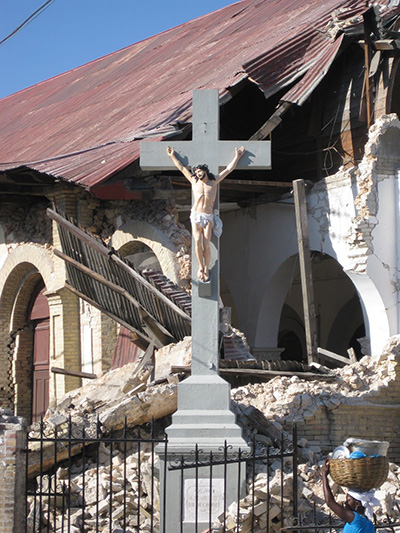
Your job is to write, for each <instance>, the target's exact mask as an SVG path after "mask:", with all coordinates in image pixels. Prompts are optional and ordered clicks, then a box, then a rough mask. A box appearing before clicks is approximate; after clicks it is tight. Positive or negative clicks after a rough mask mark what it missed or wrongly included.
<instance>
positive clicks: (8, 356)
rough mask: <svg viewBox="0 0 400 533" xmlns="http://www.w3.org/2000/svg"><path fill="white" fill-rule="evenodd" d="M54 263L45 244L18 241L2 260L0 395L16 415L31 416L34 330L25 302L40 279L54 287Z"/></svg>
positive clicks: (0, 278) (0, 285) (0, 291)
mask: <svg viewBox="0 0 400 533" xmlns="http://www.w3.org/2000/svg"><path fill="white" fill-rule="evenodd" d="M53 272H54V266H53V261H52V258H51V255H50V253H49V252H48V251H47V250H45V249H44V248H40V247H37V246H32V245H28V244H27V245H21V246H20V247H18V248H17V249H16V250H14V251H13V252H12V253H11V254H10V255H9V256H8V257H7V259H6V261H5V262H4V265H3V268H2V270H1V272H0V364H1V365H2V368H3V369H6V371H4V372H2V373H1V374H0V399H1V400H3V401H4V402H5V403H6V405H8V406H9V407H11V408H14V409H15V412H16V414H17V415H19V416H23V417H25V418H27V419H28V420H29V419H30V416H31V395H32V391H31V372H32V353H33V331H32V329H31V328H30V327H29V323H28V316H27V311H28V305H29V302H30V300H31V296H32V293H33V291H34V290H35V287H36V286H37V284H38V283H39V281H40V280H43V282H44V284H45V286H46V288H47V289H49V287H50V288H54V287H53V284H54V281H53V279H54V276H53Z"/></svg>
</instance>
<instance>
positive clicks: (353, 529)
mask: <svg viewBox="0 0 400 533" xmlns="http://www.w3.org/2000/svg"><path fill="white" fill-rule="evenodd" d="M343 533H375V527H374V524H373V523H372V522H371V520H369V519H368V518H367V517H366V516H362V515H360V514H358V513H354V520H353V521H352V522H351V523H348V522H346V524H345V526H344V528H343Z"/></svg>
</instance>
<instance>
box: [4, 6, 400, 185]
mask: <svg viewBox="0 0 400 533" xmlns="http://www.w3.org/2000/svg"><path fill="white" fill-rule="evenodd" d="M397 3H398V2H397V1H393V0H378V1H375V2H374V5H376V6H377V8H376V9H379V10H380V11H381V16H382V17H383V18H385V19H389V18H390V17H393V16H395V15H397V14H399V13H400V7H399V6H397V5H395V4H397ZM366 9H367V8H366V2H365V0H242V1H241V2H238V3H235V4H233V5H231V6H228V7H226V8H223V9H220V10H218V11H215V12H214V13H210V14H208V15H205V16H203V17H200V18H198V19H195V20H192V21H190V22H188V23H186V24H183V25H181V26H178V27H176V28H173V29H171V30H168V31H166V32H163V33H161V34H159V35H156V36H154V37H151V38H149V39H146V40H144V41H141V42H139V43H137V44H134V45H132V46H129V47H127V48H125V49H123V50H120V51H118V52H115V53H113V54H110V55H108V56H105V57H103V58H100V59H98V60H96V61H93V62H91V63H88V64H86V65H83V66H81V67H78V68H76V69H73V70H71V71H69V72H66V73H64V74H61V75H59V76H56V77H54V78H51V79H49V80H47V81H44V82H42V83H39V84H37V85H35V86H33V87H30V88H28V89H25V90H23V91H20V92H18V93H16V94H14V95H11V96H9V97H6V98H3V99H2V100H0V116H1V122H0V171H6V170H10V169H16V168H24V167H28V168H31V169H34V170H37V171H39V172H42V173H45V174H48V175H51V176H54V177H57V178H60V179H63V180H67V181H69V182H73V183H76V184H78V185H81V186H83V187H85V188H89V189H91V188H93V187H95V186H96V185H100V184H101V183H103V182H104V181H105V180H107V179H109V178H110V177H112V176H113V175H115V174H116V173H118V172H119V171H120V170H122V169H124V168H125V167H126V166H127V165H129V164H130V163H132V162H134V161H135V160H137V159H138V158H139V140H140V139H142V138H146V137H149V136H158V137H163V138H165V137H166V136H168V135H171V134H175V133H176V132H177V131H179V128H180V124H182V123H183V124H184V123H187V122H190V120H191V100H192V90H193V89H195V88H196V89H215V88H217V89H219V90H220V99H221V102H224V101H226V99H229V88H230V87H232V86H234V85H235V84H237V83H238V82H239V81H241V80H243V79H244V78H249V79H251V80H252V81H254V82H255V83H256V84H257V85H258V86H259V87H260V89H261V90H262V91H264V92H265V95H266V96H267V97H268V96H270V95H272V94H274V93H275V92H276V91H278V90H281V89H282V88H284V87H288V93H287V94H286V95H285V96H284V97H283V99H284V100H285V101H289V102H292V103H296V104H301V103H302V102H303V101H304V100H305V99H306V98H307V97H308V96H309V95H310V93H311V91H312V90H313V89H314V88H315V86H316V85H317V84H318V82H319V81H320V80H321V79H322V78H323V76H324V74H325V73H326V71H327V69H328V68H329V66H330V64H331V62H332V61H333V59H334V57H335V56H336V53H337V52H338V49H339V46H340V44H341V39H342V35H343V33H346V32H349V33H351V31H358V32H360V31H362V24H361V23H362V17H361V16H362V14H363V12H365V10H366ZM296 81H297V83H295V84H294V86H293V85H292V84H293V82H296ZM289 86H291V89H290V90H289ZM266 118H268V117H266Z"/></svg>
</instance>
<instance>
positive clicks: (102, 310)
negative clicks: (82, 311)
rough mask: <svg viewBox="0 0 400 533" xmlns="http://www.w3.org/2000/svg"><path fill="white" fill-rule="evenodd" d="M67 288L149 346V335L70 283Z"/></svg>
mask: <svg viewBox="0 0 400 533" xmlns="http://www.w3.org/2000/svg"><path fill="white" fill-rule="evenodd" d="M65 287H66V288H67V289H68V290H70V291H71V292H73V293H74V294H76V295H77V296H78V297H79V298H81V299H82V300H85V301H86V302H88V303H89V304H90V305H92V306H93V307H95V308H96V309H98V310H99V311H101V312H102V313H104V314H105V315H106V316H109V317H110V318H112V319H113V320H115V321H116V322H118V323H119V324H121V325H122V326H125V327H126V328H127V329H129V331H132V332H133V333H135V334H136V335H137V336H138V340H139V342H140V343H141V345H142V346H144V345H149V344H150V342H151V341H152V339H151V338H150V337H147V335H145V334H143V333H142V332H140V331H138V330H137V329H136V328H135V327H134V326H132V325H131V324H128V323H127V322H125V320H123V319H121V318H120V317H119V316H116V315H114V314H113V313H111V312H109V311H107V310H106V309H104V308H103V307H101V305H100V304H98V303H97V302H95V301H94V300H92V299H91V298H89V297H88V296H86V295H85V294H83V293H81V292H80V291H78V290H77V289H75V287H73V286H72V285H70V284H69V283H65ZM157 348H161V346H157Z"/></svg>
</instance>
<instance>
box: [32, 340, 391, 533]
mask: <svg viewBox="0 0 400 533" xmlns="http://www.w3.org/2000/svg"><path fill="white" fill-rule="evenodd" d="M188 342H189V341H188V340H187V339H185V341H183V343H182V345H181V346H177V347H176V348H173V347H167V349H164V350H166V354H164V355H165V357H168V358H169V360H171V361H172V360H174V358H179V357H181V358H182V361H183V360H186V359H187V358H188V357H189V352H188V346H189V344H188ZM174 349H175V350H181V352H180V354H179V355H178V353H175V354H174V353H173V351H174ZM399 358H400V336H395V337H392V338H390V339H389V341H388V343H387V345H386V347H385V349H384V350H383V352H382V354H381V355H379V356H373V357H368V356H365V357H363V358H362V359H361V360H360V361H358V362H357V363H353V364H351V365H348V366H346V367H344V368H341V369H335V370H331V373H333V374H334V375H335V376H336V379H335V381H331V382H329V381H328V382H326V381H317V380H315V381H307V380H303V379H301V378H300V377H299V376H292V377H276V378H274V379H272V380H271V381H268V382H266V383H257V384H249V385H247V386H242V387H238V388H236V389H233V390H232V399H233V402H232V409H233V410H234V412H235V413H236V415H237V420H238V423H239V424H240V425H241V426H242V427H243V436H244V438H245V439H246V440H247V441H248V442H251V441H253V439H254V441H255V444H256V448H259V449H265V446H271V447H272V453H273V450H274V446H277V445H278V440H280V439H279V437H280V435H281V436H282V437H281V439H282V441H283V442H286V443H289V442H290V441H291V438H292V437H291V434H289V433H288V432H286V431H285V427H286V425H288V426H290V425H291V424H290V422H293V421H294V420H297V419H303V420H306V419H307V417H311V416H312V415H313V413H314V412H315V411H316V410H317V409H319V408H321V406H324V408H326V409H328V410H329V409H335V408H336V407H337V406H339V405H341V404H342V403H343V402H347V403H349V402H350V403H351V404H354V406H355V407H356V406H357V405H360V402H365V401H373V399H374V396H376V394H377V393H379V392H380V391H382V389H384V388H385V387H388V385H390V384H391V383H393V381H394V380H396V378H397V376H396V367H397V365H398V361H399ZM134 366H135V365H134V364H130V365H127V366H126V367H124V368H122V369H118V370H116V371H112V372H110V373H109V374H107V375H105V376H103V377H102V378H99V380H97V381H98V383H97V384H96V383H94V382H92V383H90V384H88V385H87V386H85V387H82V388H81V389H78V390H77V391H74V392H73V393H70V394H68V395H67V396H66V397H65V398H64V400H63V401H62V402H61V404H60V405H59V408H58V409H57V412H56V411H54V412H51V413H49V414H48V415H47V416H46V428H47V429H46V430H47V431H50V430H51V429H52V428H54V427H57V428H58V429H61V428H62V427H64V428H65V424H66V421H67V418H66V417H65V414H64V413H65V412H68V411H70V410H71V409H72V411H71V412H72V415H71V416H72V418H74V420H78V419H79V418H80V420H81V421H82V420H84V421H86V422H85V423H86V424H87V425H88V424H89V421H92V420H93V418H92V417H93V416H97V414H99V417H100V420H101V422H102V424H103V425H104V427H105V428H108V429H110V428H111V427H112V426H115V423H116V422H117V421H122V420H123V419H124V418H125V416H128V423H129V425H130V426H134V425H141V424H143V423H144V422H146V421H149V420H151V417H152V416H155V417H159V418H160V417H163V416H166V415H167V414H170V413H172V412H173V411H174V410H175V409H176V396H177V394H176V389H177V387H176V384H170V383H167V384H165V385H162V386H154V387H149V386H147V385H146V382H147V380H148V378H149V372H150V371H149V370H148V369H143V370H142V373H141V374H140V375H136V374H135V371H134ZM397 379H398V378H397ZM138 390H139V391H140V392H138ZM99 391H100V393H99ZM103 391H104V394H103ZM100 398H101V400H100ZM165 406H166V407H165ZM288 422H289V424H287V423H288ZM119 427H122V425H121V424H120V425H119ZM36 430H37V428H36ZM101 446H104V445H103V444H102V445H101ZM298 446H299V450H300V453H299V459H300V461H299V462H300V464H299V466H298V502H299V513H300V516H301V518H302V520H303V522H304V523H305V524H307V523H308V524H310V523H313V522H314V521H315V515H314V512H315V509H317V516H316V518H317V520H318V521H321V520H322V521H326V520H327V519H328V516H329V510H328V508H327V507H326V505H325V503H324V499H323V493H322V481H321V476H320V466H321V464H322V462H323V460H324V459H325V457H326V452H325V451H323V450H322V449H321V447H319V446H318V445H316V443H315V442H309V441H308V440H307V439H306V438H304V437H301V438H299V440H298ZM332 451H333V450H332ZM50 452H52V453H53V460H54V450H50ZM102 452H103V453H101V454H100V456H101V466H100V468H101V479H102V482H101V487H102V489H101V491H100V492H101V494H100V496H99V501H98V504H96V502H95V501H94V500H95V498H92V496H93V491H94V489H93V485H92V484H91V481H90V480H91V479H92V478H93V476H94V475H95V466H93V468H89V469H86V471H85V474H84V475H85V495H84V496H83V489H82V487H83V480H82V475H83V473H82V471H79V468H80V466H79V464H80V463H79V461H80V459H79V458H76V459H75V461H77V463H75V464H74V468H73V475H72V477H71V481H72V482H73V483H71V488H70V489H69V490H70V491H71V494H70V495H69V497H70V498H71V501H74V498H75V499H76V501H77V502H78V501H79V500H80V498H83V497H85V501H86V504H87V506H88V507H89V508H88V510H87V513H88V517H89V520H92V521H93V523H95V522H94V521H95V520H97V519H98V520H100V522H101V524H102V527H103V529H104V527H105V528H108V527H109V522H108V520H109V518H108V517H109V514H108V513H109V511H110V505H112V506H113V508H112V516H113V520H114V524H112V526H113V531H118V528H120V529H121V530H122V528H123V527H124V526H123V523H122V522H121V520H122V519H123V506H122V502H121V501H120V500H121V497H122V496H121V495H122V492H121V491H122V486H120V485H121V477H122V474H121V468H123V466H121V465H123V462H124V461H123V457H121V454H120V452H119V451H118V450H114V451H113V452H112V453H113V457H112V464H113V474H112V476H113V477H112V479H113V499H112V503H111V504H110V500H109V499H108V497H107V489H108V488H109V487H110V477H109V474H107V465H109V464H110V453H111V452H110V450H109V449H107V448H106V447H105V446H104V448H103V449H102ZM141 453H142V454H143V457H142V456H141V459H143V462H142V463H141V464H142V468H143V469H144V470H143V471H144V472H147V474H148V475H150V476H151V472H152V471H151V465H153V466H154V463H153V462H152V458H151V454H149V453H148V450H141ZM127 457H128V458H127V465H128V470H129V474H128V482H129V484H130V487H132V488H130V487H128V488H129V497H128V500H129V502H128V503H127V505H128V507H129V508H130V509H137V508H138V506H140V514H139V521H140V524H139V527H138V524H137V523H136V522H134V519H133V518H132V516H134V513H130V514H129V517H128V518H127V520H128V522H127V526H126V529H125V531H133V528H137V529H136V530H135V531H138V530H139V531H146V530H148V524H149V522H148V520H149V519H150V518H149V517H150V516H151V514H152V513H153V520H154V521H155V522H154V524H156V523H157V521H158V519H159V506H158V492H157V494H153V498H154V500H152V501H153V504H151V503H150V501H149V494H148V489H146V488H145V487H146V483H145V484H144V486H143V488H141V489H139V488H138V477H137V476H138V472H137V463H138V457H137V449H134V447H132V449H131V450H129V451H128V455H127ZM30 460H31V455H30ZM291 461H292V459H291V458H289V457H287V458H285V461H284V464H283V472H281V468H282V465H281V462H280V461H279V460H277V461H275V462H273V463H272V464H270V466H269V467H268V465H267V464H266V462H265V461H264V460H262V459H259V460H257V464H256V467H255V472H256V477H255V479H254V481H252V482H250V483H249V487H248V495H251V494H252V492H253V491H254V495H255V510H254V516H253V514H252V513H251V506H252V498H251V497H250V496H247V497H246V498H244V499H243V500H241V501H240V503H239V509H238V508H237V503H236V504H233V505H232V506H231V507H230V508H229V510H228V512H227V515H226V517H225V521H226V524H227V526H226V531H232V532H233V531H236V529H235V528H236V527H237V524H236V521H237V516H238V515H239V516H240V522H241V525H240V529H239V530H240V531H242V532H246V531H253V529H251V528H252V527H254V531H255V532H261V531H265V530H266V526H267V521H269V527H270V530H271V531H276V532H278V531H279V530H280V529H281V528H282V527H290V526H291V525H293V524H292V519H291V518H287V517H288V516H290V509H291V506H292V502H293V495H292V494H291V493H290V491H291V490H292V489H291V487H292V480H293V477H292V476H293V473H292V464H291ZM49 464H50V463H49ZM146 465H147V466H146ZM135 469H136V470H135ZM146 469H147V470H146ZM38 473H39V472H38V471H36V472H34V471H33V472H31V474H32V475H38ZM147 474H146V473H145V474H144V477H145V476H146V475H147ZM65 475H66V474H65V473H64V472H63V471H62V470H61V469H58V471H57V474H56V478H54V479H57V483H58V482H59V480H62V479H63V476H64V477H65ZM281 475H282V476H283V482H284V492H283V494H284V497H283V505H284V508H283V514H282V512H281V508H280V493H279V490H278V485H280V483H281ZM142 478H143V476H142ZM48 483H56V482H55V481H54V480H52V479H51V478H49V479H48ZM156 483H157V481H156ZM149 485H150V479H148V483H147V486H149ZM268 486H269V492H268V489H267V487H268ZM331 486H332V489H333V492H334V494H335V496H336V499H337V501H338V502H339V503H341V502H343V501H344V499H345V493H346V489H343V488H341V487H339V486H338V485H336V484H335V483H333V482H332V481H331ZM157 490H158V489H157ZM377 497H378V499H379V500H380V501H381V503H382V509H380V510H379V509H377V512H376V516H377V518H378V520H380V521H382V520H383V519H384V518H385V517H390V518H395V517H396V516H398V512H399V511H398V509H400V466H398V465H396V464H394V463H390V470H389V477H388V480H387V481H386V482H385V483H384V485H382V487H380V489H379V490H378V491H377ZM268 498H269V502H270V505H269V511H267V507H268V505H267V502H268ZM154 502H155V503H154ZM46 505H50V507H51V506H52V508H54V509H55V513H56V515H57V517H56V520H57V524H58V523H59V522H60V523H61V520H62V513H61V509H60V508H59V507H58V505H60V502H58V501H57V500H54V501H52V500H51V498H50V501H49V502H47V503H46ZM97 505H98V506H97ZM152 505H153V507H152ZM314 506H315V508H314ZM54 509H53V510H54ZM45 510H46V509H45ZM131 515H132V516H131ZM282 516H283V517H285V518H284V519H283V521H282ZM220 518H222V517H220ZM80 520H81V517H80V515H79V513H78V512H77V513H76V514H73V517H72V524H73V526H74V527H75V528H76V530H77V531H78V530H79V524H80ZM131 520H133V522H132V523H131ZM223 522H224V521H223V520H222V519H221V520H220V521H219V522H218V523H216V524H214V528H213V530H212V531H214V532H219V531H222V530H223V529H222V528H223ZM107 530H108V529H107ZM71 531H74V529H71Z"/></svg>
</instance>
